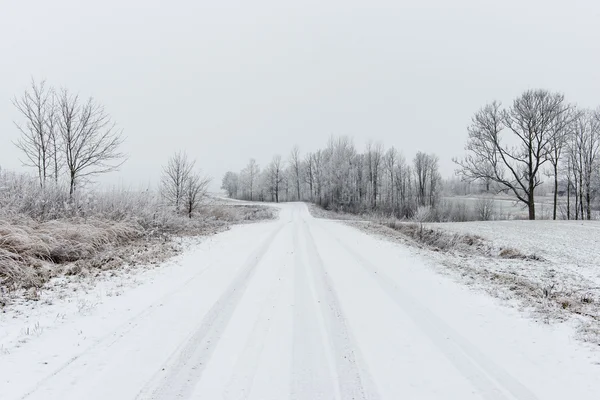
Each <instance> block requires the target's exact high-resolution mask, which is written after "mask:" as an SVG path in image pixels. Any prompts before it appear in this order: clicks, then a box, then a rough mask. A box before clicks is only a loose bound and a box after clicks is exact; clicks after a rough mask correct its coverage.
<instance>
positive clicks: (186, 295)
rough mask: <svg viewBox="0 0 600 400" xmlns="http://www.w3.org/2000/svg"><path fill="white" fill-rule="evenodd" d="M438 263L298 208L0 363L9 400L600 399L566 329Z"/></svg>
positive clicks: (241, 232)
mask: <svg viewBox="0 0 600 400" xmlns="http://www.w3.org/2000/svg"><path fill="white" fill-rule="evenodd" d="M430 262H432V261H430V260H428V259H424V258H422V257H420V256H418V255H416V254H415V253H414V252H413V251H411V249H409V248H405V247H402V246H400V245H398V244H393V243H390V242H385V241H381V240H378V239H375V238H373V237H370V236H368V235H366V234H365V233H362V232H359V231H358V230H355V229H353V228H351V227H348V226H346V225H344V224H343V223H339V222H334V221H327V220H318V219H315V218H313V217H311V216H310V214H309V213H308V210H307V208H306V206H305V205H304V204H285V205H282V206H281V214H280V218H279V220H277V221H274V222H267V223H258V224H253V225H245V226H238V227H235V228H233V229H232V230H230V231H228V232H224V233H221V234H219V235H216V236H214V237H213V238H211V239H210V240H208V241H207V242H205V243H203V244H202V245H199V246H198V247H197V248H196V249H194V250H191V251H189V252H188V253H187V254H186V255H185V256H184V257H182V258H181V259H180V263H179V264H180V265H178V266H173V267H169V268H168V269H165V271H164V273H163V274H162V275H159V277H158V278H157V279H155V280H154V281H153V282H148V283H146V284H143V285H141V286H139V287H137V288H135V289H132V290H130V291H127V292H126V293H124V294H123V295H122V296H119V297H115V298H110V299H107V301H105V302H103V303H102V304H100V305H99V306H98V307H97V308H96V309H95V310H94V312H93V313H92V314H91V315H84V316H81V317H80V318H73V319H71V320H70V321H67V322H65V323H63V324H60V325H59V326H57V327H55V328H54V329H52V330H49V331H47V332H43V334H42V335H40V337H38V338H35V339H34V340H30V341H28V342H27V343H24V344H23V345H22V346H20V347H18V348H14V349H12V350H11V351H10V352H5V353H0V399H46V400H49V399H61V400H62V399H77V400H80V399H180V398H181V399H227V400H230V399H231V400H233V399H261V400H263V399H277V400H282V399H298V400H312V399H343V400H345V399H460V400H467V399H486V400H504V399H520V400H533V399H540V400H545V399H560V400H564V399H578V400H583V399H598V398H600V379H599V378H598V377H599V376H600V365H598V364H597V363H596V360H597V359H598V354H597V353H596V352H594V351H592V350H590V349H589V348H586V347H585V346H583V345H581V344H580V343H578V342H576V341H575V340H574V339H572V338H571V336H570V335H571V331H570V329H569V328H568V327H567V326H561V325H554V326H548V325H542V324H538V323H535V322H533V321H531V320H528V319H526V318H524V317H522V316H521V315H520V314H519V313H518V312H517V311H516V310H514V309H511V308H506V307H503V306H502V305H500V304H499V303H498V301H497V300H494V299H491V298H488V297H486V296H485V295H483V294H481V293H476V292H473V291H470V290H468V289H466V288H464V287H462V286H460V285H459V284H457V283H455V282H453V281H451V280H450V279H449V278H448V277H444V276H441V275H439V274H436V273H435V272H434V271H433V268H431V266H430V265H428V264H429V263H430ZM1 328H2V327H1V326H0V329H1Z"/></svg>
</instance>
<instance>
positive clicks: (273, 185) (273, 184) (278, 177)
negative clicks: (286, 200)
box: [267, 155, 284, 203]
mask: <svg viewBox="0 0 600 400" xmlns="http://www.w3.org/2000/svg"><path fill="white" fill-rule="evenodd" d="M267 174H268V182H269V185H270V186H269V190H270V192H271V197H272V200H273V201H275V202H276V203H279V194H280V193H279V191H280V186H281V183H282V182H283V179H284V176H283V165H282V162H281V156H279V155H277V156H275V157H273V161H271V163H270V164H269V167H268V168H267Z"/></svg>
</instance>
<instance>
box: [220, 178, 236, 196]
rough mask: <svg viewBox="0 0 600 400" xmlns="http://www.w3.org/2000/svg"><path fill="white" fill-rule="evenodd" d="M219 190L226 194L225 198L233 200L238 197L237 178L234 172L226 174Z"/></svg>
mask: <svg viewBox="0 0 600 400" xmlns="http://www.w3.org/2000/svg"><path fill="white" fill-rule="evenodd" d="M221 189H223V190H225V191H226V192H227V196H229V197H231V198H235V197H237V196H238V190H239V178H238V175H237V174H236V173H235V172H231V171H229V172H227V173H226V174H225V176H224V177H223V181H222V184H221Z"/></svg>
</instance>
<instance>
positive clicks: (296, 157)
mask: <svg viewBox="0 0 600 400" xmlns="http://www.w3.org/2000/svg"><path fill="white" fill-rule="evenodd" d="M301 164H302V161H301V160H300V149H299V148H298V146H294V148H293V149H292V152H291V153H290V167H291V168H292V173H293V178H294V184H295V187H296V196H297V199H298V201H300V200H302V197H301V195H300V180H301V172H300V168H301Z"/></svg>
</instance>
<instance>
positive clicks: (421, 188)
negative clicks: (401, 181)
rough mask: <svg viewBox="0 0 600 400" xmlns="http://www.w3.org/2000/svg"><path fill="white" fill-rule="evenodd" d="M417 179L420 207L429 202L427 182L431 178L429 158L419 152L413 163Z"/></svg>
mask: <svg viewBox="0 0 600 400" xmlns="http://www.w3.org/2000/svg"><path fill="white" fill-rule="evenodd" d="M413 164H414V171H415V177H416V179H417V185H416V186H417V199H418V202H419V205H420V206H425V205H426V202H427V181H428V176H429V157H428V155H427V154H425V153H423V152H421V151H419V152H418V153H417V154H416V156H415V159H414V161H413Z"/></svg>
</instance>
